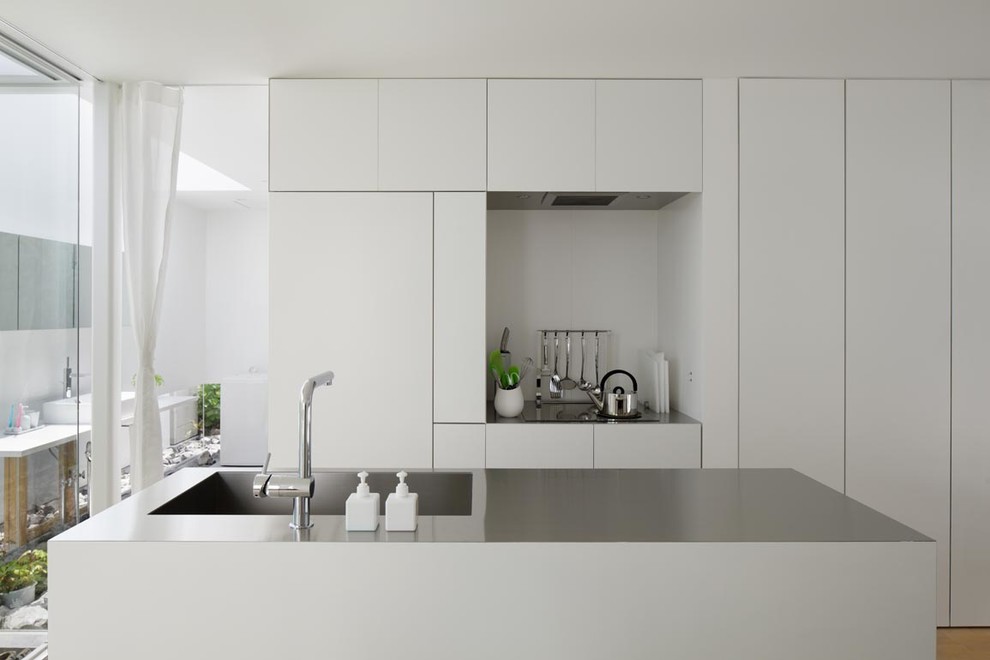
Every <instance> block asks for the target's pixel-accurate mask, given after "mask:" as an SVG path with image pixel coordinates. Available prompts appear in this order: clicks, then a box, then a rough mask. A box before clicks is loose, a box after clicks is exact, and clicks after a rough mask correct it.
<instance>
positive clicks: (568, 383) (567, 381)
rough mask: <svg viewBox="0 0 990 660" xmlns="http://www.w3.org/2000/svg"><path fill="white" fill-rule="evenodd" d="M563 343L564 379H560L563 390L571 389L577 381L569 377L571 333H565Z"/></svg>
mask: <svg viewBox="0 0 990 660" xmlns="http://www.w3.org/2000/svg"><path fill="white" fill-rule="evenodd" d="M564 344H565V349H564V351H565V353H564V379H563V380H562V381H560V386H561V387H562V388H563V389H565V390H573V389H574V388H575V387H577V381H576V380H574V379H573V378H571V333H569V332H568V333H567V339H566V340H565V342H564Z"/></svg>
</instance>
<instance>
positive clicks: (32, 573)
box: [0, 550, 48, 594]
mask: <svg viewBox="0 0 990 660" xmlns="http://www.w3.org/2000/svg"><path fill="white" fill-rule="evenodd" d="M32 584H37V587H36V593H39V594H41V593H44V592H45V591H47V590H48V553H47V552H45V551H44V550H28V551H27V552H25V553H23V554H22V555H21V556H20V557H18V558H17V559H14V560H13V561H8V562H6V563H4V564H2V565H0V593H4V594H6V593H10V592H11V591H17V590H18V589H23V588H24V587H29V586H31V585H32Z"/></svg>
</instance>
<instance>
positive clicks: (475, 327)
mask: <svg viewBox="0 0 990 660" xmlns="http://www.w3.org/2000/svg"><path fill="white" fill-rule="evenodd" d="M486 222H487V211H486V210H485V193H437V194H436V196H435V200H434V211H433V273H434V275H433V287H434V288H433V292H434V293H433V305H434V309H433V419H434V421H436V422H473V423H478V424H483V423H484V422H485V397H486V384H487V382H488V378H487V377H488V369H487V366H486V365H487V360H486V357H485V295H486V293H485V241H486V235H487V231H486V229H487V225H486Z"/></svg>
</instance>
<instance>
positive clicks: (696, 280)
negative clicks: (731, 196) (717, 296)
mask: <svg viewBox="0 0 990 660" xmlns="http://www.w3.org/2000/svg"><path fill="white" fill-rule="evenodd" d="M659 213H660V222H659V231H658V234H657V239H658V243H657V246H658V247H657V252H658V259H657V280H658V283H659V286H658V303H657V346H656V348H657V350H660V351H663V352H664V353H665V357H666V359H667V360H668V361H669V362H670V406H671V408H674V409H675V410H680V411H681V412H683V413H685V414H687V415H690V416H692V417H694V418H696V419H701V418H702V416H703V415H704V407H703V405H702V402H703V398H704V394H703V391H702V382H703V381H702V376H703V368H702V361H701V341H702V336H701V319H702V296H701V274H702V269H701V260H702V249H701V247H702V246H701V238H702V222H701V195H700V194H690V195H685V196H684V197H681V198H680V199H679V200H677V201H676V202H673V203H672V204H669V205H667V206H665V207H663V208H662V209H660V211H659Z"/></svg>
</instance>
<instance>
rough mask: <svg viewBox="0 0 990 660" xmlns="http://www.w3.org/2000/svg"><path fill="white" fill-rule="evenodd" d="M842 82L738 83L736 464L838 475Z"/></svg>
mask: <svg viewBox="0 0 990 660" xmlns="http://www.w3.org/2000/svg"><path fill="white" fill-rule="evenodd" d="M844 104H845V97H844V82H843V81H842V80H741V81H740V82H739V466H740V467H789V468H794V469H795V470H798V471H799V472H803V473H804V474H807V475H808V476H809V477H811V478H813V479H817V480H818V481H821V482H822V483H824V484H826V485H827V486H831V487H832V488H835V489H836V490H839V491H841V490H843V488H844V479H845V446H844V445H845V427H844V426H845V421H844V417H843V409H844V405H845V401H844V397H845V387H844V378H845V368H844V358H845V347H844V334H845V291H844V288H845V272H844V271H845V233H844V232H845V230H844V224H845V208H844V205H845V181H844V179H845V151H844V148H843V138H844V133H845V119H844V114H845V107H844Z"/></svg>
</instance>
